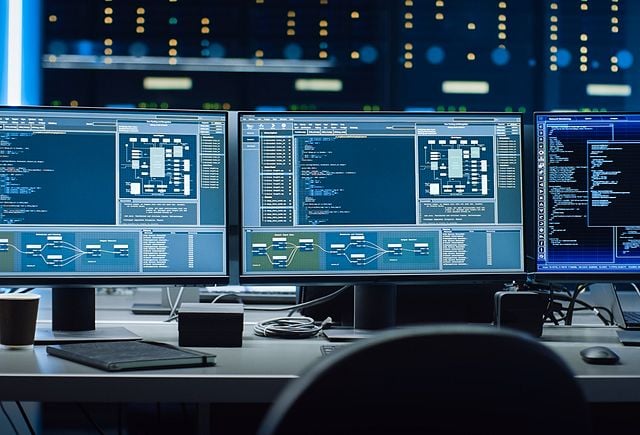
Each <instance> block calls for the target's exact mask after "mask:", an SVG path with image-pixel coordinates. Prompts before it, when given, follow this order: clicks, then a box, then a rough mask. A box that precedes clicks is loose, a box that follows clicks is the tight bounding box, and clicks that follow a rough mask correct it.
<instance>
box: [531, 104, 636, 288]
mask: <svg viewBox="0 0 640 435" xmlns="http://www.w3.org/2000/svg"><path fill="white" fill-rule="evenodd" d="M535 128H536V147H537V156H538V157H537V164H538V175H537V176H538V181H537V183H538V193H537V216H538V218H537V222H538V225H537V226H538V231H537V254H536V255H537V270H538V272H541V273H547V272H548V273H561V274H571V273H578V274H581V275H582V276H584V274H585V273H587V274H594V275H595V274H609V275H611V274H618V275H621V276H627V275H629V274H632V273H636V274H637V273H639V272H640V225H638V217H637V211H638V210H639V207H640V179H639V178H638V167H639V163H640V114H633V113H600V114H597V113H590V114H586V113H585V114H579V113H538V114H536V126H535ZM625 274H626V275H625Z"/></svg>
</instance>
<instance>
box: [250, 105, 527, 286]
mask: <svg viewBox="0 0 640 435" xmlns="http://www.w3.org/2000/svg"><path fill="white" fill-rule="evenodd" d="M247 115H251V116H287V115H290V116H305V115H306V116H309V115H311V116H313V115H320V116H322V115H328V116H334V115H338V116H340V115H360V116H426V117H433V116H448V115H454V116H456V115H457V116H516V117H518V118H519V121H520V138H521V140H520V185H521V195H520V196H521V198H520V201H521V207H522V249H523V256H522V268H523V270H522V271H521V272H487V273H481V272H451V273H442V272H438V273H430V274H409V273H407V274H402V273H398V274H384V273H380V274H363V273H349V274H330V273H322V274H317V275H312V274H303V273H298V274H295V273H292V274H281V275H278V274H273V275H270V274H245V272H244V270H245V249H244V246H243V245H244V236H245V233H244V214H243V213H244V211H243V201H244V199H243V193H244V192H243V183H244V180H243V170H242V164H243V161H242V154H243V153H242V118H243V116H247ZM237 116H238V122H237V124H238V125H237V128H238V133H237V138H238V162H237V164H238V199H239V204H238V212H239V221H238V225H239V231H238V233H239V237H238V243H239V247H238V248H239V251H238V252H239V282H240V283H241V284H254V285H255V284H257V285H260V284H266V285H269V284H285V285H302V284H316V285H331V284H353V283H365V284H425V283H428V284H455V283H459V284H483V283H496V284H499V283H504V282H508V281H509V282H510V281H524V280H525V278H526V276H527V270H526V263H527V260H526V252H527V251H526V250H527V240H526V237H525V234H526V230H525V228H526V225H527V219H526V217H525V200H524V199H525V192H524V180H523V172H524V115H523V114H522V113H520V112H401V111H372V112H363V111H293V112H286V111H285V112H282V111H264V112H263V111H249V110H247V111H238V112H237Z"/></svg>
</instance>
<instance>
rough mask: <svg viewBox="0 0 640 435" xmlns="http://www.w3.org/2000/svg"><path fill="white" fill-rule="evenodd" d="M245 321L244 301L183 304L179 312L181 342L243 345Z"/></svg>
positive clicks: (210, 345) (183, 344)
mask: <svg viewBox="0 0 640 435" xmlns="http://www.w3.org/2000/svg"><path fill="white" fill-rule="evenodd" d="M243 322H244V307H243V305H242V304H227V303H216V304H193V303H185V304H182V305H181V307H180V311H179V312H178V344H179V345H180V346H187V347H241V346H242V328H243Z"/></svg>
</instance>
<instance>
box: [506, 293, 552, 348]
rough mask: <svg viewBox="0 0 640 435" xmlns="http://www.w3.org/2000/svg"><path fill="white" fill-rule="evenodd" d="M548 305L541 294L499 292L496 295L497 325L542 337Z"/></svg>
mask: <svg viewBox="0 0 640 435" xmlns="http://www.w3.org/2000/svg"><path fill="white" fill-rule="evenodd" d="M546 305H547V302H546V298H545V296H543V295H541V294H540V293H536V292H527V291H521V292H514V291H499V292H497V293H496V295H495V311H494V316H495V318H494V320H495V324H496V326H497V327H498V328H504V327H507V328H513V329H519V330H521V331H525V332H528V333H530V334H532V335H533V336H535V337H540V336H541V335H542V324H543V323H544V312H545V309H546Z"/></svg>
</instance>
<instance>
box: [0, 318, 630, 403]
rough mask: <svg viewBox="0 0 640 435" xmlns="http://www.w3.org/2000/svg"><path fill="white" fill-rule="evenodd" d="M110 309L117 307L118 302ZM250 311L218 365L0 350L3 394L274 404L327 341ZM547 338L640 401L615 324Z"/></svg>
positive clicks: (619, 395) (603, 387)
mask: <svg viewBox="0 0 640 435" xmlns="http://www.w3.org/2000/svg"><path fill="white" fill-rule="evenodd" d="M110 309H112V310H113V311H114V312H115V311H116V310H117V307H111V308H110ZM247 314H248V315H247V316H246V318H245V320H248V323H246V324H245V328H244V339H243V346H242V347H241V348H200V349H201V350H205V351H209V352H211V353H214V354H216V355H217V356H218V357H217V365H216V366H215V367H202V368H181V369H170V370H147V371H131V372H122V373H107V372H104V371H101V370H98V369H94V368H91V367H88V366H84V365H81V364H77V363H73V362H70V361H66V360H63V359H60V358H57V357H54V356H50V355H47V353H46V350H45V348H44V346H36V347H35V349H34V350H33V351H9V350H0V400H21V401H51V402H55V401H64V402H71V401H79V402H93V401H102V402H148V401H152V402H158V401H166V402H210V403H216V402H226V403H266V402H270V401H272V400H273V399H274V398H275V397H276V395H277V394H278V393H279V391H280V390H281V389H282V388H283V387H284V386H285V385H286V384H287V382H289V381H290V380H291V379H293V378H295V377H297V376H298V375H300V374H301V373H302V372H303V371H304V370H305V369H306V368H307V367H308V366H310V365H312V364H314V363H315V362H317V361H318V360H320V359H321V358H322V354H321V351H320V347H321V345H323V344H327V341H326V340H324V339H323V338H313V339H304V340H282V339H269V338H263V337H257V336H255V335H253V322H254V321H255V319H256V318H260V317H262V318H266V317H271V316H272V314H267V315H265V314H264V313H263V314H261V315H256V314H255V313H247ZM120 315H121V317H123V319H122V320H120V321H118V322H105V321H98V327H100V326H126V327H127V328H128V329H130V330H131V331H133V332H135V333H137V334H138V335H140V336H142V337H144V338H145V339H150V340H157V341H163V342H168V343H173V344H177V341H178V334H177V324H176V323H164V322H162V321H161V319H162V317H155V316H153V317H147V316H144V317H140V316H137V317H133V316H129V315H128V313H127V312H123V313H120ZM100 317H101V315H99V316H98V318H99V319H100ZM39 326H47V322H46V321H45V322H41V325H39ZM542 342H543V343H544V344H546V345H548V346H549V347H550V348H552V349H553V350H554V351H556V352H557V353H558V354H559V355H560V357H561V358H562V359H563V360H565V361H566V362H567V364H568V365H569V367H570V368H571V369H572V370H573V372H574V373H575V374H576V378H577V380H578V382H579V384H580V385H581V387H582V388H583V390H584V392H585V395H586V397H587V399H588V400H589V401H591V402H640V347H626V346H623V345H622V344H620V343H619V341H618V338H617V335H616V329H615V328H612V327H603V326H591V325H588V326H572V327H563V326H548V327H545V330H544V334H543V338H542ZM343 345H346V346H348V344H343ZM592 345H605V346H608V347H610V348H612V349H613V350H614V351H615V352H617V353H618V354H619V355H620V363H619V364H617V365H613V366H597V365H589V364H586V363H584V362H583V361H582V359H581V358H580V355H579V351H580V350H581V349H582V348H584V347H587V346H592ZM550 394H553V393H552V391H550Z"/></svg>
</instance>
